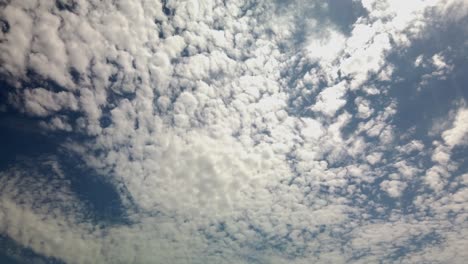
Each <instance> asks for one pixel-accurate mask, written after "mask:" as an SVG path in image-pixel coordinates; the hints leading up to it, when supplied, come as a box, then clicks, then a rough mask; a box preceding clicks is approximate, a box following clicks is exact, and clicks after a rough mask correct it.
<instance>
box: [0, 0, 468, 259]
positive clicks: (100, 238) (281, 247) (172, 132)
mask: <svg viewBox="0 0 468 264" xmlns="http://www.w3.org/2000/svg"><path fill="white" fill-rule="evenodd" d="M286 5H287V7H288V8H284V6H281V5H280V4H274V3H270V2H269V1H265V2H262V1H254V2H251V1H246V2H235V3H234V2H229V3H227V2H223V1H198V2H197V1H163V2H155V1H133V2H132V1H123V0H122V1H101V2H99V3H97V2H93V1H85V0H80V1H55V2H47V1H32V2H27V3H26V2H22V1H10V2H8V3H7V4H5V5H2V6H1V8H0V10H1V11H0V12H1V16H2V17H4V21H6V22H5V23H7V24H5V25H8V30H6V29H5V30H2V33H1V35H0V62H1V64H0V74H1V76H0V77H1V78H2V79H5V80H6V82H7V83H8V84H9V85H11V86H12V87H15V88H14V89H11V91H8V104H9V106H11V107H13V108H14V109H16V110H17V111H19V112H21V113H23V114H25V115H29V116H31V117H33V118H36V119H37V120H38V122H39V124H40V127H41V128H42V129H44V130H45V131H47V132H49V133H53V132H55V131H60V133H64V132H66V133H65V134H66V136H67V139H66V140H64V141H63V142H61V151H63V152H66V153H71V154H73V155H76V156H74V157H78V160H79V162H82V163H83V165H84V166H86V167H87V168H88V169H90V170H92V171H93V172H94V173H96V175H95V176H93V177H97V178H98V179H101V180H105V181H106V182H108V183H109V184H110V185H111V186H112V187H113V188H114V189H116V190H117V193H118V195H119V197H120V199H121V203H122V206H123V210H124V211H125V213H126V215H127V217H128V221H129V223H118V224H108V223H106V222H105V221H103V222H102V223H96V220H95V219H93V217H90V214H92V213H91V212H92V210H91V209H90V208H88V207H87V204H86V203H85V202H83V201H82V197H80V196H79V192H78V191H76V190H74V189H73V186H72V185H71V184H70V183H69V181H68V180H67V177H69V176H67V175H68V174H67V173H70V172H67V169H66V166H65V165H63V166H62V165H60V162H59V161H60V158H57V157H55V158H50V160H48V161H46V162H44V161H42V160H40V161H36V163H34V162H32V164H33V165H31V166H23V165H21V164H18V165H17V166H15V167H13V168H10V169H9V170H5V171H3V172H2V175H1V176H2V177H1V178H0V179H1V182H0V183H1V184H0V186H2V187H1V188H2V189H1V190H2V192H1V195H0V208H1V210H0V216H1V217H0V230H1V232H2V233H4V234H6V235H8V236H9V237H11V238H12V239H13V240H15V241H17V242H18V243H20V244H21V245H24V246H25V247H29V248H32V249H33V250H34V251H36V252H38V253H40V254H43V255H45V256H50V257H55V258H58V259H62V260H64V261H66V262H67V263H89V262H96V261H97V262H102V263H131V262H133V263H155V262H156V263H188V262H190V263H249V262H255V261H256V262H259V263H276V262H277V263H281V262H285V263H286V262H287V263H290V262H293V263H311V262H314V263H327V262H328V263H329V262H333V263H344V262H354V261H356V262H359V261H361V262H375V261H377V260H382V259H389V260H395V259H400V260H402V261H407V260H420V259H427V258H431V257H432V256H433V252H436V251H437V250H439V251H443V252H444V254H445V255H444V256H446V257H445V258H443V257H441V261H444V260H445V261H448V260H453V259H452V257H450V256H449V255H450V252H455V251H456V250H457V247H456V246H453V245H456V244H457V241H458V242H459V241H460V239H462V238H461V237H457V236H455V235H453V234H454V233H456V232H458V231H462V232H466V230H465V229H463V226H462V225H455V226H452V225H450V224H448V223H449V222H450V221H449V216H448V213H447V212H446V211H444V209H443V208H444V206H446V205H449V206H450V207H451V208H453V210H454V211H456V212H462V211H463V208H464V206H465V205H466V202H467V199H466V191H465V189H466V188H465V187H466V186H465V185H466V183H465V182H464V181H463V180H459V181H457V182H454V183H450V179H451V177H454V175H458V174H459V171H457V169H458V167H459V166H458V165H459V164H458V163H457V162H455V161H453V162H452V161H451V157H452V156H451V155H452V151H453V150H454V149H455V147H456V146H464V144H465V143H466V130H467V127H466V125H465V124H467V122H468V121H467V117H468V112H467V110H466V108H464V107H461V108H460V109H458V110H457V111H456V115H455V118H454V119H453V122H452V124H451V125H447V126H446V127H444V128H443V129H441V130H440V131H439V132H440V133H439V135H437V136H438V138H437V139H436V140H435V142H434V144H433V148H430V147H428V146H429V145H430V143H429V144H428V143H427V142H423V140H422V139H419V138H417V137H415V138H410V139H400V138H398V137H395V133H397V132H398V131H396V129H397V127H396V125H395V122H394V120H395V119H396V114H397V111H398V100H397V99H396V98H392V95H391V94H390V93H389V88H388V86H387V84H388V83H391V82H392V78H393V75H394V72H395V71H396V69H395V68H396V66H394V65H393V64H392V63H389V62H388V61H387V59H388V57H387V56H388V55H389V54H390V53H391V52H393V51H395V50H397V51H398V50H404V49H406V48H407V47H409V46H410V45H411V41H412V40H413V39H414V38H417V37H418V34H419V33H421V32H423V31H424V30H425V26H426V23H427V22H428V21H429V19H430V17H427V16H425V12H426V11H428V10H433V9H435V10H438V11H440V12H447V11H443V10H447V6H446V3H445V2H444V1H441V2H438V1H415V2H414V3H411V4H410V5H408V6H407V8H404V9H401V5H402V2H401V1H380V0H379V1H362V7H363V8H364V9H365V10H366V12H367V14H363V16H362V17H360V18H357V19H356V21H355V22H354V24H353V25H352V27H351V31H350V32H349V34H345V33H344V32H340V31H338V30H337V29H336V27H335V26H334V25H333V24H332V23H331V22H330V21H327V22H323V23H322V22H320V21H319V20H318V19H316V18H315V17H313V16H310V15H308V16H307V17H305V18H304V21H301V22H300V23H299V22H298V21H297V19H296V17H297V12H303V13H305V15H306V14H309V13H310V14H314V12H315V10H322V11H323V10H326V9H327V8H328V7H327V5H325V4H321V3H305V2H304V1H290V2H288V3H286ZM309 5H311V6H312V8H311V7H310V6H309ZM405 7H406V5H405ZM304 10H305V11H307V12H305V11H304ZM308 11H311V12H308ZM312 11H314V12H312ZM2 21H3V20H2ZM5 28H6V27H5ZM300 34H303V35H304V36H300V37H298V35H300ZM297 38H300V39H302V42H301V41H298V40H297ZM424 58H431V59H430V60H427V59H426V60H425V59H424ZM416 61H417V63H416V66H421V65H422V66H424V65H425V64H427V65H431V66H430V67H433V68H434V69H435V70H437V71H443V72H444V74H446V73H448V72H450V71H449V70H452V67H451V66H450V65H449V64H448V60H446V59H445V58H444V56H443V53H440V54H439V53H436V54H435V55H434V54H432V55H431V56H427V55H425V56H423V57H421V58H418V59H417V60H416ZM424 67H426V66H424ZM435 134H437V133H435ZM44 166H45V167H44ZM47 166H49V167H47ZM35 167H37V168H42V167H44V168H43V169H35ZM455 177H456V176H455ZM460 177H461V178H462V179H464V178H465V177H464V176H460ZM460 177H458V178H460ZM422 183H425V184H426V185H427V186H429V187H430V188H431V189H432V191H433V192H434V195H433V196H431V195H430V194H428V193H424V192H423V191H424V188H425V186H426V185H424V184H422ZM420 186H423V187H420ZM447 188H452V189H450V190H447ZM413 190H416V192H415V193H414V199H413V198H411V199H413V200H410V201H407V202H406V203H407V204H402V203H404V201H402V199H401V198H402V197H403V194H405V193H406V192H408V193H409V192H412V191H413ZM427 212H430V213H427ZM461 214H462V213H460V215H459V216H458V217H459V218H460V217H462V215H461ZM383 219H386V221H384V220H383ZM19 220H21V222H20V223H21V224H17V221H19ZM434 233H436V234H437V235H438V236H441V237H443V238H444V239H445V240H443V239H441V240H440V241H444V242H443V243H444V244H443V245H440V247H437V246H435V245H430V246H428V247H426V248H425V249H421V250H419V251H418V249H415V248H411V247H410V246H408V245H411V243H412V241H414V240H415V239H419V238H420V237H426V236H428V237H430V236H431V234H434ZM440 243H442V242H440ZM444 245H445V246H444ZM404 247H407V248H409V253H407V254H406V255H404V256H403V255H398V254H397V253H398V249H399V248H404ZM431 247H432V248H433V249H434V251H431V250H429V249H430V248H431ZM364 253H367V255H366V254H364ZM463 257H464V256H462V255H460V256H458V255H457V256H456V257H453V258H454V261H460V260H463V259H464V258H463ZM392 258H393V259H392Z"/></svg>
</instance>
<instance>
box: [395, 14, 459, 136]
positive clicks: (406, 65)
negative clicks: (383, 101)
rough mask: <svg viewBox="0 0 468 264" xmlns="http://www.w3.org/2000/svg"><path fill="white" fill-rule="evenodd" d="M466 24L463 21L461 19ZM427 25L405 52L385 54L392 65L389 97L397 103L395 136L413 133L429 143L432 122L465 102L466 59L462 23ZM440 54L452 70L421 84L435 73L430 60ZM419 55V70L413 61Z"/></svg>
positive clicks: (434, 23)
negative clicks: (457, 103) (461, 102)
mask: <svg viewBox="0 0 468 264" xmlns="http://www.w3.org/2000/svg"><path fill="white" fill-rule="evenodd" d="M464 21H467V22H468V20H467V19H464ZM436 23H437V21H435V22H431V24H430V25H428V26H427V29H426V30H425V31H424V32H423V33H421V37H420V38H417V39H414V40H412V42H411V46H410V47H408V48H407V49H405V50H396V51H395V52H393V53H391V54H389V56H388V58H387V59H388V62H389V63H391V64H393V65H395V71H394V73H393V76H392V77H393V80H394V81H392V83H391V89H389V96H391V97H392V98H396V99H397V106H398V109H397V114H396V115H395V118H394V124H395V125H396V128H397V130H398V132H399V134H403V133H404V132H406V131H410V130H414V137H416V138H418V139H420V140H422V141H424V142H426V143H430V141H431V140H432V139H431V138H430V137H428V134H429V131H430V129H431V127H432V126H433V125H434V122H435V120H438V119H440V120H444V119H446V117H447V115H448V113H449V111H450V110H452V109H453V108H454V106H455V103H456V102H458V101H460V100H465V101H466V100H467V99H468V87H467V86H466V84H467V83H468V75H467V74H466V72H467V71H468V61H467V59H466V55H463V54H464V52H466V43H465V41H466V35H464V34H460V32H464V31H465V29H464V25H463V23H450V22H449V23H445V24H444V23H438V24H436ZM435 54H442V56H443V57H444V60H446V62H447V64H449V65H452V66H453V70H451V71H447V72H446V73H444V74H443V78H440V77H437V76H433V77H430V78H427V79H426V83H424V84H421V81H422V80H423V75H428V74H431V73H433V72H435V71H436V70H437V69H436V68H435V67H434V66H433V65H431V58H432V56H434V55H435ZM421 55H422V63H421V65H420V66H416V65H415V61H416V59H417V58H418V57H419V56H421Z"/></svg>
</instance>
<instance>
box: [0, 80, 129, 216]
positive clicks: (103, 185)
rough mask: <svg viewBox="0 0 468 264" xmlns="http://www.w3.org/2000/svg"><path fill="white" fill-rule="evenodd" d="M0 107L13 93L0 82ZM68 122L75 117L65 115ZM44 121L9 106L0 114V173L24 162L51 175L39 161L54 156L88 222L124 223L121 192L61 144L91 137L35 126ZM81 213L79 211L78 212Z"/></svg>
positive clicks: (124, 210)
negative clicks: (82, 206) (82, 205)
mask: <svg viewBox="0 0 468 264" xmlns="http://www.w3.org/2000/svg"><path fill="white" fill-rule="evenodd" d="M0 88H1V89H0V105H4V106H5V105H8V102H7V101H8V94H9V93H10V92H12V91H13V90H14V88H12V87H11V86H9V85H8V84H7V83H4V82H2V83H0ZM67 115H68V116H70V117H71V118H72V119H76V118H78V115H77V114H73V113H67ZM41 120H47V118H45V119H40V118H35V117H29V116H26V115H24V114H21V113H19V112H18V111H16V110H15V109H12V108H11V107H10V106H7V107H5V109H4V111H3V112H0V146H1V148H0V170H1V171H4V170H6V169H7V168H9V167H13V166H17V165H21V164H23V163H24V162H27V163H31V162H32V163H33V164H34V163H37V165H38V166H36V167H37V168H38V169H39V168H40V169H41V173H42V174H43V175H45V176H47V175H48V174H50V173H52V172H51V171H48V170H50V168H48V167H44V166H40V164H41V160H43V158H44V157H47V156H54V157H56V159H57V162H58V164H60V169H61V170H62V171H63V172H64V176H65V179H67V180H70V182H71V188H72V191H73V192H75V193H76V195H77V196H78V197H79V199H80V200H81V201H82V202H84V204H85V207H86V208H85V209H86V212H84V213H86V214H88V217H89V220H91V221H93V222H99V223H101V224H103V225H113V224H127V223H128V220H127V216H126V209H125V208H124V206H123V204H122V201H121V199H120V195H121V193H122V192H121V191H119V190H117V188H116V186H115V185H114V184H113V183H111V182H109V181H108V180H107V179H109V177H104V176H103V175H98V174H97V173H96V172H95V171H93V170H92V169H89V168H86V166H84V162H83V161H81V159H80V158H78V157H75V156H73V154H70V153H69V152H68V150H66V149H64V148H63V147H62V144H63V143H65V142H68V141H69V140H72V141H73V142H86V141H88V140H90V139H91V138H90V137H89V136H86V135H82V134H80V133H76V134H73V133H66V132H51V131H47V130H45V129H43V128H42V127H41V126H39V121H41ZM80 213H83V212H80Z"/></svg>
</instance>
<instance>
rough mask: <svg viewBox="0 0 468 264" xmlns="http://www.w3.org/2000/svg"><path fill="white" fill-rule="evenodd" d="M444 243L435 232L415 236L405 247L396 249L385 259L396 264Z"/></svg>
mask: <svg viewBox="0 0 468 264" xmlns="http://www.w3.org/2000/svg"><path fill="white" fill-rule="evenodd" d="M442 242H443V238H442V236H441V235H439V234H438V233H437V232H435V231H431V232H429V233H425V234H421V235H417V236H413V237H411V238H410V239H409V240H408V241H406V243H405V244H404V245H401V246H399V247H397V248H395V249H394V250H393V252H391V253H390V254H388V255H387V257H386V258H385V259H387V260H389V261H391V262H395V261H398V260H399V259H401V258H402V257H405V256H407V255H409V254H411V253H415V252H420V251H422V250H424V249H427V247H430V246H436V245H440V244H441V243H442Z"/></svg>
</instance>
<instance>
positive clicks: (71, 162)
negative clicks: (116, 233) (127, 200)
mask: <svg viewBox="0 0 468 264" xmlns="http://www.w3.org/2000/svg"><path fill="white" fill-rule="evenodd" d="M60 164H61V165H62V169H63V170H64V174H65V175H66V178H67V180H69V181H70V184H71V185H70V187H71V190H72V191H73V192H74V193H76V195H77V196H78V198H79V199H80V201H82V202H84V203H85V206H86V212H84V213H85V214H87V216H88V217H89V220H91V221H93V222H95V223H98V224H101V225H104V226H107V225H117V224H129V223H130V221H129V220H128V216H127V211H126V208H125V206H124V205H123V201H122V200H121V195H123V194H122V191H121V190H118V188H117V186H116V185H115V184H114V183H112V182H111V181H110V180H109V179H110V178H109V177H106V176H105V175H99V174H98V173H97V172H96V171H95V170H93V169H91V168H88V167H87V166H86V165H84V162H82V161H81V159H80V158H79V157H75V156H74V155H70V154H69V153H64V154H63V155H61V158H60Z"/></svg>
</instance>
